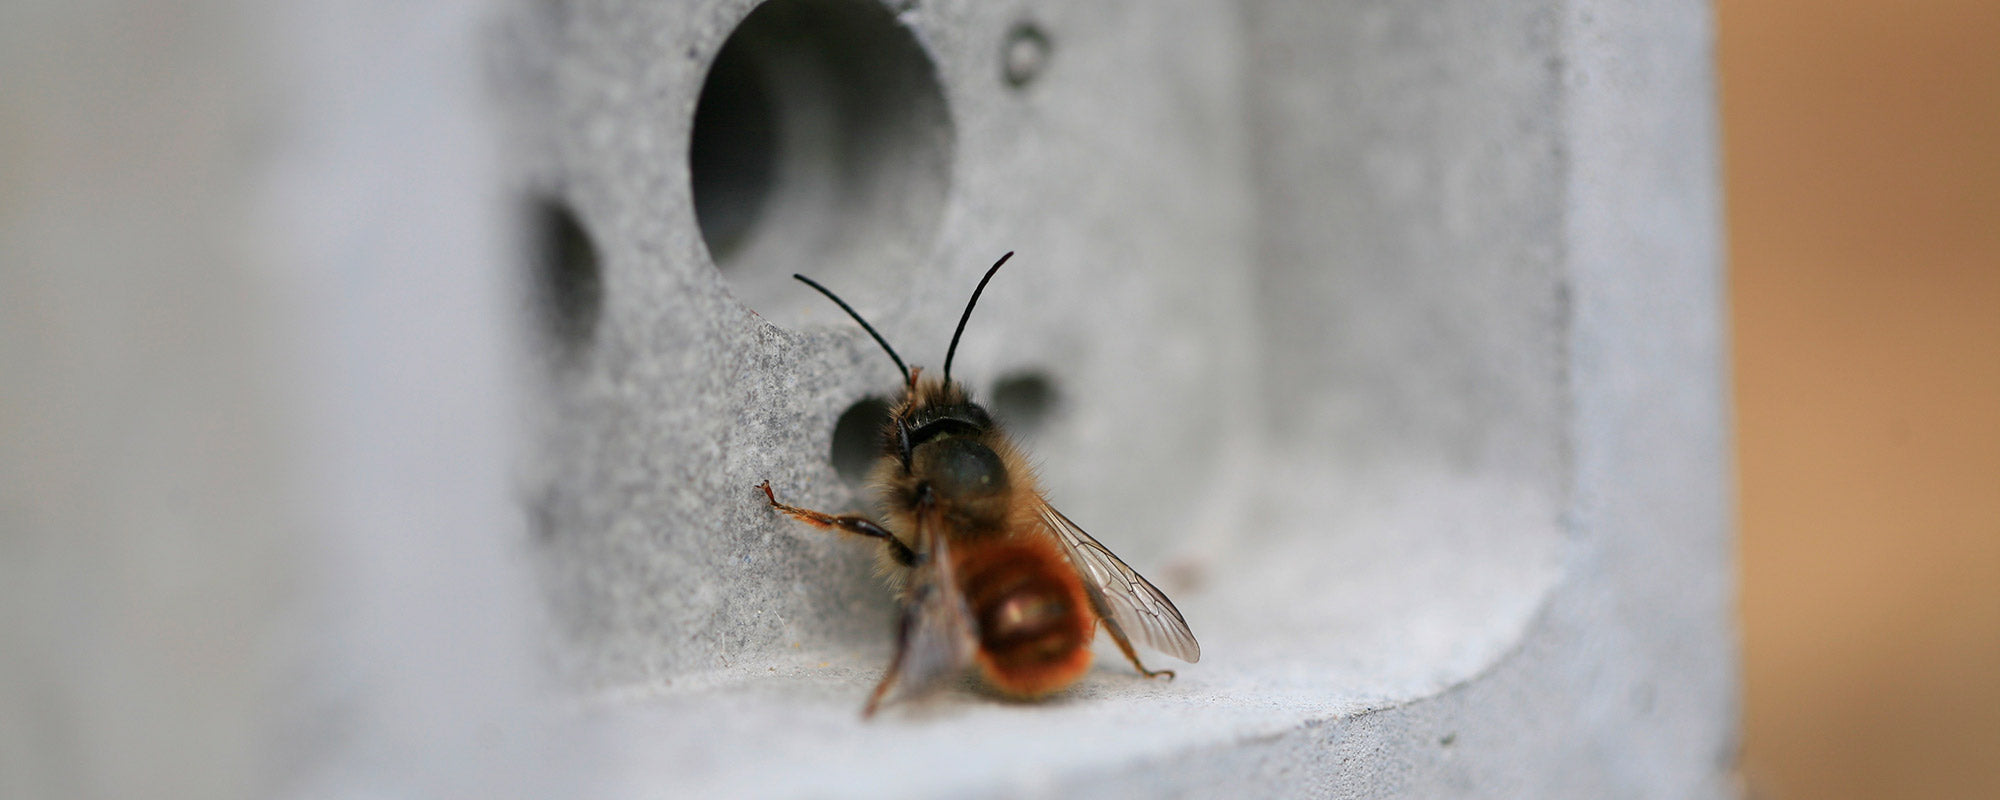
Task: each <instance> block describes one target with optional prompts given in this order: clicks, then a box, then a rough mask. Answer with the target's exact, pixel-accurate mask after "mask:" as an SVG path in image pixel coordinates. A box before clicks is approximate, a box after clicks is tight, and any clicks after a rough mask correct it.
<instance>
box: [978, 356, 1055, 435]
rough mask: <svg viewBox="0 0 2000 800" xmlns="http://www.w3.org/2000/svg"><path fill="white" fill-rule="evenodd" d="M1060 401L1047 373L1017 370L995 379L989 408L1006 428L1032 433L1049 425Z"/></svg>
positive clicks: (1027, 433)
mask: <svg viewBox="0 0 2000 800" xmlns="http://www.w3.org/2000/svg"><path fill="white" fill-rule="evenodd" d="M1058 400H1059V398H1058V397H1057V396H1056V387H1055V382H1054V381H1052V380H1050V379H1049V376H1048V375H1046V374H1043V373H1040V372H1017V373H1012V374H1009V375H1006V376H1003V377H1001V378H1000V380H998V381H995V382H994V384H993V397H992V402H991V403H990V404H989V410H990V411H992V412H993V416H994V417H996V418H998V419H999V420H1000V424H1002V425H1005V426H1007V430H1009V431H1011V432H1014V433H1017V434H1020V435H1023V436H1032V435H1034V434H1036V433H1038V432H1040V431H1041V430H1042V429H1043V428H1045V427H1047V426H1048V423H1049V420H1050V419H1051V418H1052V417H1054V416H1055V412H1056V404H1057V402H1058Z"/></svg>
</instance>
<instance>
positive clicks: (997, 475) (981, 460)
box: [915, 436, 1007, 497]
mask: <svg viewBox="0 0 2000 800" xmlns="http://www.w3.org/2000/svg"><path fill="white" fill-rule="evenodd" d="M916 456H917V457H916V462H917V463H916V465H915V466H916V471H917V472H919V473H922V474H924V475H925V476H926V477H927V478H928V479H929V480H930V482H931V484H932V486H933V487H934V488H935V489H936V490H937V491H938V492H940V493H943V494H948V495H957V496H960V497H977V496H981V495H989V494H995V493H998V492H1002V491H1005V490H1006V489H1007V465H1005V464H1003V463H1001V462H1000V455H999V454H998V453H995V452H993V449H992V448H989V447H987V446H986V445H983V444H980V443H979V442H978V441H976V440H973V439H963V438H959V437H955V436H954V437H947V438H943V439H939V440H937V441H934V442H930V443H928V444H925V445H924V446H922V447H920V448H918V449H917V454H916Z"/></svg>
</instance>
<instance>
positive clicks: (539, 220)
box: [531, 199, 604, 353]
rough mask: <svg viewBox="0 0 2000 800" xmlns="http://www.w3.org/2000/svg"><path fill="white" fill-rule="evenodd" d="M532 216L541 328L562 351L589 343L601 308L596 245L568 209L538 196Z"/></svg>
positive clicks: (600, 274) (537, 302)
mask: <svg viewBox="0 0 2000 800" xmlns="http://www.w3.org/2000/svg"><path fill="white" fill-rule="evenodd" d="M531 215H532V218H533V221H532V224H533V231H534V234H533V235H534V241H533V243H532V246H533V248H534V270H535V282H536V287H535V288H536V293H537V295H538V296H537V297H536V298H535V300H536V305H537V306H539V308H540V310H541V317H542V322H543V327H544V328H545V330H546V331H547V333H548V336H549V339H550V341H552V342H553V343H554V344H555V346H556V347H557V348H559V349H560V350H562V351H564V352H565V353H571V352H574V351H577V350H580V349H583V348H585V347H587V346H589V344H590V342H591V340H592V338H594V337H595V335H596V332H597V319H598V316H599V315H600V313H601V312H602V309H603V306H604V278H603V275H602V273H601V270H600V268H599V266H598V258H597V247H596V245H594V244H592V243H591V241H590V234H589V233H588V232H586V231H584V229H583V225H582V223H580V222H578V221H577V218H576V215H575V214H574V213H571V211H570V209H569V207H568V206H567V205H565V204H563V203H561V202H559V201H555V200H548V199H544V200H540V201H537V202H536V203H535V204H534V208H533V209H532V211H531Z"/></svg>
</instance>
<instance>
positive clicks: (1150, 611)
mask: <svg viewBox="0 0 2000 800" xmlns="http://www.w3.org/2000/svg"><path fill="white" fill-rule="evenodd" d="M1038 511H1039V513H1040V514H1041V517H1042V521H1043V522H1046V523H1048V526H1049V529H1050V530H1051V531H1054V532H1055V535H1056V539H1057V541H1060V542H1062V545H1063V550H1064V551H1065V552H1067V553H1068V554H1069V559H1070V563H1071V564H1072V565H1074V566H1075V567H1076V571H1077V572H1078V573H1080V574H1082V575H1083V577H1084V579H1085V580H1084V588H1085V589H1087V590H1089V591H1090V593H1091V595H1092V597H1093V598H1094V599H1096V600H1097V601H1098V603H1099V605H1101V606H1102V607H1103V608H1105V609H1106V610H1107V611H1109V612H1110V615H1111V619H1112V621H1114V622H1116V623H1118V627H1119V628H1120V629H1122V630H1123V631H1125V635H1126V636H1129V637H1131V639H1132V640H1133V641H1135V642H1138V643H1139V644H1143V645H1145V646H1147V647H1150V648H1153V649H1154V650H1158V651H1160V652H1162V653H1165V654H1167V655H1170V656H1173V657H1175V658H1178V659H1180V660H1182V661H1186V662H1189V663H1193V662H1196V661H1200V660H1201V644H1200V643H1199V642H1196V641H1195V640H1194V632H1193V631H1190V630H1188V624H1187V620H1186V619H1183V618H1182V617H1181V612H1180V609H1178V608H1174V602H1173V601H1172V600H1168V599H1167V596H1166V595H1165V594H1164V593H1162V592H1161V591H1160V590H1159V587H1156V586H1154V585H1153V584H1152V583H1151V582H1150V581H1147V580H1146V579H1145V578H1143V577H1140V576H1139V573H1138V572H1136V571H1134V570H1133V569H1132V568H1131V567H1130V566H1127V565H1126V564H1125V562H1124V561H1121V560H1119V559H1118V556H1116V555H1113V554H1112V552H1111V551H1110V550H1107V549H1105V547H1104V545H1103V544H1100V543H1099V542H1098V541H1097V540H1096V539H1093V538H1091V536H1090V534H1088V533H1085V532H1084V531H1083V529H1082V528H1080V527H1077V524H1076V523H1074V522H1071V521H1070V520H1069V517H1065V516H1063V515H1062V512H1060V511H1057V510H1056V509H1055V507H1054V506H1051V505H1049V504H1048V503H1046V502H1044V503H1042V507H1041V508H1040V509H1038Z"/></svg>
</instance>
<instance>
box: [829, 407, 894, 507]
mask: <svg viewBox="0 0 2000 800" xmlns="http://www.w3.org/2000/svg"><path fill="white" fill-rule="evenodd" d="M889 410H890V409H889V404H888V403H887V402H886V401H883V400H880V399H877V398H873V397H871V398H868V399H866V400H862V401H861V402H858V403H855V404H854V405H851V406H848V407H847V410H846V411H843V412H841V413H840V419H839V420H838V421H836V422H835V423H834V424H833V471H834V472H837V473H839V474H840V479H841V480H844V481H846V482H847V483H848V484H849V485H852V486H856V487H859V486H861V485H862V484H864V483H866V482H867V481H868V471H869V470H871V469H874V468H875V461H876V459H879V458H881V457H882V430H883V428H884V427H885V426H887V425H888V424H889Z"/></svg>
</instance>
